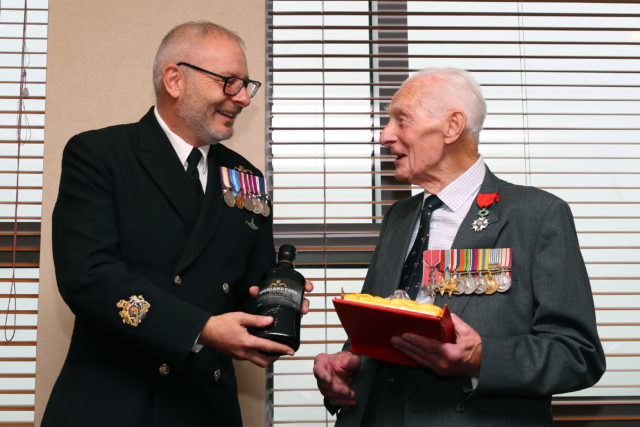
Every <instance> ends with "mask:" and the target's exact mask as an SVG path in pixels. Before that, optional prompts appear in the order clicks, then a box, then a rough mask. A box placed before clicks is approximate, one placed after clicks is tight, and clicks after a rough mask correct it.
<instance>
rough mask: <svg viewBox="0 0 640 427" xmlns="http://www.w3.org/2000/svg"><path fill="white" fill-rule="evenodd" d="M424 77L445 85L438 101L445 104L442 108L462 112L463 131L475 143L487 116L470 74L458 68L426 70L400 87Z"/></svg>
mask: <svg viewBox="0 0 640 427" xmlns="http://www.w3.org/2000/svg"><path fill="white" fill-rule="evenodd" d="M424 77H432V78H435V79H437V80H440V81H442V82H444V83H445V84H444V85H442V86H441V87H440V88H441V89H442V90H443V91H444V93H443V95H444V99H442V100H440V101H443V102H446V104H445V105H444V106H442V107H449V108H459V109H460V110H462V112H463V113H464V115H465V116H466V119H467V124H466V128H465V130H466V131H467V132H469V133H470V134H471V135H472V136H473V137H474V138H475V140H476V141H477V140H478V138H479V134H480V130H482V125H483V123H484V119H485V117H486V116H487V104H486V102H485V100H484V97H483V96H482V90H481V89H480V85H478V83H477V82H476V80H475V79H474V78H473V77H472V76H471V73H469V72H468V71H466V70H461V69H458V68H426V69H424V70H421V71H418V72H417V73H415V74H413V75H412V76H411V77H409V78H408V79H407V80H406V81H405V82H404V83H403V84H402V86H404V85H406V84H407V83H409V82H413V81H415V80H419V79H422V78H424ZM423 106H424V104H423ZM436 107H441V106H439V105H438V106H436Z"/></svg>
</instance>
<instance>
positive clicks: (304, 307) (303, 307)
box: [249, 280, 313, 314]
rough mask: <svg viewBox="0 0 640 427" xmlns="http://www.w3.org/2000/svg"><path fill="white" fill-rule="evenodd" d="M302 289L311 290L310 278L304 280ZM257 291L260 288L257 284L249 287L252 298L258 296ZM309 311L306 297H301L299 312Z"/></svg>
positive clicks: (305, 312)
mask: <svg viewBox="0 0 640 427" xmlns="http://www.w3.org/2000/svg"><path fill="white" fill-rule="evenodd" d="M304 291H305V292H307V293H308V292H312V291H313V283H312V282H311V281H310V280H307V281H305V283H304ZM258 292H260V288H259V287H258V286H251V287H250V288H249V294H250V295H251V296H252V297H253V298H257V297H258ZM308 312H309V300H308V299H306V298H303V299H302V305H301V306H300V313H302V314H307V313H308Z"/></svg>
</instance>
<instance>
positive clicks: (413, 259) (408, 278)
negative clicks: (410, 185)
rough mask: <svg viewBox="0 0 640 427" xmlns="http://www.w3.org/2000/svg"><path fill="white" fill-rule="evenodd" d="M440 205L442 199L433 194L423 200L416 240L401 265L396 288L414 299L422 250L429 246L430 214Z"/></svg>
mask: <svg viewBox="0 0 640 427" xmlns="http://www.w3.org/2000/svg"><path fill="white" fill-rule="evenodd" d="M442 205H443V203H442V200H440V199H439V198H438V196H435V195H431V196H429V197H427V200H425V201H424V206H423V207H422V212H421V214H420V226H419V227H418V234H416V240H414V241H413V246H411V250H410V251H409V255H408V256H407V260H406V261H405V263H404V266H403V267H402V276H400V277H401V278H400V286H398V289H404V290H405V291H407V292H408V293H409V296H410V297H411V299H416V296H417V295H418V289H420V286H422V252H424V251H425V250H427V248H428V246H429V225H430V223H431V215H432V214H433V211H435V210H436V209H438V208H440V207H441V206H442Z"/></svg>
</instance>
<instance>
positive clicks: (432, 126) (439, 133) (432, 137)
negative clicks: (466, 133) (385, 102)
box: [380, 80, 448, 186]
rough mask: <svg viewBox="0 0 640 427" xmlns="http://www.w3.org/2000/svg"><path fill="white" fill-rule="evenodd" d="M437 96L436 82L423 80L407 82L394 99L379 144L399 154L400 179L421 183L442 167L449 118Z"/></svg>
mask: <svg viewBox="0 0 640 427" xmlns="http://www.w3.org/2000/svg"><path fill="white" fill-rule="evenodd" d="M430 98H433V99H430ZM438 98H439V96H438V92H437V91H436V90H435V88H434V87H433V82H432V81H425V80H420V81H410V82H408V83H407V84H405V85H404V86H403V87H401V88H400V90H398V92H396V94H395V95H394V97H393V99H392V101H391V105H390V106H389V116H390V119H389V123H388V124H387V126H386V127H385V128H384V130H383V131H382V133H381V134H380V143H381V144H382V145H383V146H385V147H388V148H389V150H390V151H391V154H394V155H395V156H396V160H395V162H394V164H395V167H396V170H395V177H396V179H398V180H400V181H409V182H410V183H412V184H416V185H421V186H422V185H423V183H424V182H425V181H428V180H430V179H431V178H433V177H434V176H437V174H438V172H439V170H440V169H441V168H442V167H443V159H444V157H445V149H446V142H445V139H446V131H447V127H448V120H447V114H446V111H445V112H442V111H438V107H437V106H438V105H439V102H437V99H438Z"/></svg>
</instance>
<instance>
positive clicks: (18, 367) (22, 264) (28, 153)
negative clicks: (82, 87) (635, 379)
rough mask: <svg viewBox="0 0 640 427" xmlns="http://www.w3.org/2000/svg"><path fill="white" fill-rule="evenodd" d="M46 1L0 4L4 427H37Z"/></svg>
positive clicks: (0, 420)
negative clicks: (36, 382) (37, 340)
mask: <svg viewBox="0 0 640 427" xmlns="http://www.w3.org/2000/svg"><path fill="white" fill-rule="evenodd" d="M47 8H48V3H47V0H28V1H27V0H2V1H1V2H0V314H1V315H2V316H1V319H0V320H1V322H0V329H1V330H2V333H1V334H0V425H2V426H33V419H34V399H35V363H36V359H35V353H36V335H37V334H36V325H37V314H38V311H37V309H38V278H39V270H38V265H39V251H40V220H41V202H42V163H43V160H42V159H43V151H44V136H43V133H44V103H45V79H46V75H45V73H46V51H47V14H48V13H47Z"/></svg>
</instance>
